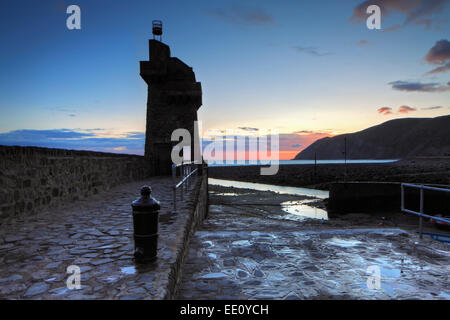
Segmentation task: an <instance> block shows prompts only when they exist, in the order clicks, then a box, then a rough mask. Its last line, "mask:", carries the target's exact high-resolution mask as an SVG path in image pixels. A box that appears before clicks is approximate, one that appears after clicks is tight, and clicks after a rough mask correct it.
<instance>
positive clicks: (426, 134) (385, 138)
mask: <svg viewBox="0 0 450 320" xmlns="http://www.w3.org/2000/svg"><path fill="white" fill-rule="evenodd" d="M344 137H346V138H347V159H400V158H405V157H413V156H450V115H447V116H441V117H436V118H405V119H395V120H390V121H386V122H384V123H382V124H380V125H377V126H373V127H370V128H367V129H365V130H362V131H359V132H354V133H349V134H342V135H338V136H334V137H331V138H330V137H326V138H322V139H319V140H317V141H316V142H314V143H313V144H311V145H310V146H309V147H307V148H306V149H305V150H303V151H301V152H300V153H298V154H297V155H296V156H295V159H297V160H300V159H302V160H306V159H314V153H316V154H317V159H319V160H320V159H343V158H344V154H343V150H344V144H345V142H344Z"/></svg>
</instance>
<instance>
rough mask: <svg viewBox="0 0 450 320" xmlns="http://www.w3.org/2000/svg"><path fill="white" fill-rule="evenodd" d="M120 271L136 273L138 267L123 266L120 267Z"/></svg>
mask: <svg viewBox="0 0 450 320" xmlns="http://www.w3.org/2000/svg"><path fill="white" fill-rule="evenodd" d="M120 272H122V273H125V274H136V268H135V267H134V266H130V267H123V268H121V269H120Z"/></svg>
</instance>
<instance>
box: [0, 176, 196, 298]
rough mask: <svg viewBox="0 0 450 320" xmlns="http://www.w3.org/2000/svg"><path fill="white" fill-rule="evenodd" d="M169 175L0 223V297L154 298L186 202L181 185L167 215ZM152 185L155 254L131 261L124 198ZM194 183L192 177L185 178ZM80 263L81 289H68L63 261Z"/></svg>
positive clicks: (162, 288) (161, 290)
mask: <svg viewBox="0 0 450 320" xmlns="http://www.w3.org/2000/svg"><path fill="white" fill-rule="evenodd" d="M171 182H172V181H171V179H169V178H152V179H149V180H147V181H141V182H135V183H129V184H125V185H122V186H119V187H116V188H114V189H112V190H110V191H108V192H104V193H101V194H99V195H96V196H93V197H91V198H89V199H88V200H84V201H83V200H79V201H76V202H74V203H72V204H70V205H66V206H64V207H59V208H54V209H49V210H48V211H46V212H42V213H40V214H38V215H34V216H30V217H24V218H13V219H10V220H8V221H6V222H4V223H2V225H1V226H0V299H162V298H163V297H164V296H165V294H166V287H167V283H168V274H169V269H170V267H171V263H173V262H174V258H175V255H176V250H177V244H179V242H180V241H182V240H183V239H180V237H181V236H182V234H181V232H180V231H181V229H182V224H183V222H184V221H185V220H184V219H185V218H186V212H187V208H191V207H192V205H193V200H192V193H193V192H191V191H189V193H188V196H187V197H186V198H185V199H187V200H186V201H184V203H183V204H182V203H180V202H178V209H179V210H178V211H179V213H178V214H177V215H173V214H171V210H172V189H171V186H172V185H171ZM144 184H149V185H150V186H152V189H153V192H152V196H154V197H155V198H156V199H157V200H159V201H161V206H162V208H161V211H160V230H159V240H158V259H157V261H155V262H153V263H151V264H149V265H146V266H145V267H142V266H139V265H137V266H136V265H135V264H134V261H133V259H132V258H133V256H132V254H133V249H134V242H133V235H132V234H133V225H132V215H131V206H130V204H131V202H132V201H133V200H135V199H136V198H137V197H138V196H139V190H140V187H141V186H142V185H144ZM193 185H194V184H193ZM70 265H77V266H79V267H80V268H81V289H79V290H77V289H73V290H69V289H68V288H67V286H66V281H67V279H68V277H69V274H68V273H67V267H68V266H70Z"/></svg>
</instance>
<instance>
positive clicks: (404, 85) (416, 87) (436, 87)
mask: <svg viewBox="0 0 450 320" xmlns="http://www.w3.org/2000/svg"><path fill="white" fill-rule="evenodd" d="M388 84H389V85H391V86H392V89H394V90H399V91H409V92H443V91H449V90H450V84H449V83H447V85H441V84H440V83H437V82H432V83H421V82H408V81H392V82H389V83H388Z"/></svg>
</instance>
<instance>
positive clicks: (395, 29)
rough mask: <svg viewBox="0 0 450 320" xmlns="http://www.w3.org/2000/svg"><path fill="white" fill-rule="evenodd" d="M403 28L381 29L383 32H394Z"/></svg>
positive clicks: (396, 26)
mask: <svg viewBox="0 0 450 320" xmlns="http://www.w3.org/2000/svg"><path fill="white" fill-rule="evenodd" d="M401 28H402V26H400V25H395V26H392V27H389V28H386V29H381V32H392V31H397V30H399V29H401Z"/></svg>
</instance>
